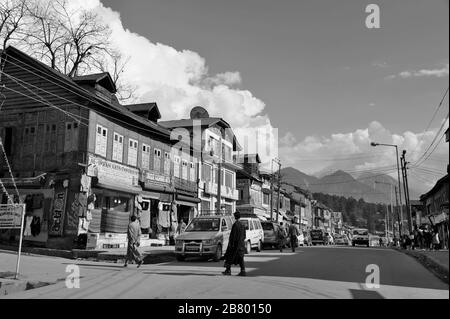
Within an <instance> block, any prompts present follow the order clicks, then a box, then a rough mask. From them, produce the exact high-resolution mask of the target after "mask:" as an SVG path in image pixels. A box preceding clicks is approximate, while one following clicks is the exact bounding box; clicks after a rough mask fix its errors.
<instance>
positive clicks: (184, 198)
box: [177, 194, 201, 204]
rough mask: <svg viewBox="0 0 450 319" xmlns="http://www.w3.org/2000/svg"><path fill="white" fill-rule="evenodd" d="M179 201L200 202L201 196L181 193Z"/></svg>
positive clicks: (178, 197) (178, 196)
mask: <svg viewBox="0 0 450 319" xmlns="http://www.w3.org/2000/svg"><path fill="white" fill-rule="evenodd" d="M178 201H184V202H189V203H193V204H198V203H200V202H201V200H200V198H197V197H191V196H185V195H180V194H177V202H178Z"/></svg>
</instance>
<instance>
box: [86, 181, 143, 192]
mask: <svg viewBox="0 0 450 319" xmlns="http://www.w3.org/2000/svg"><path fill="white" fill-rule="evenodd" d="M94 188H106V189H110V190H114V191H119V192H124V193H128V194H140V193H141V192H142V188H140V187H137V186H134V187H121V186H117V185H110V184H103V183H97V184H96V185H95V186H94Z"/></svg>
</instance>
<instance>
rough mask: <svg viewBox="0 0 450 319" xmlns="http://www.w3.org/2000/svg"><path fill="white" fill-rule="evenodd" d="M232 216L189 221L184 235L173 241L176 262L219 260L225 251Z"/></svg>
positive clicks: (199, 218)
mask: <svg viewBox="0 0 450 319" xmlns="http://www.w3.org/2000/svg"><path fill="white" fill-rule="evenodd" d="M233 222H234V218H233V217H232V216H222V215H209V216H198V217H195V218H193V219H192V220H191V222H190V223H189V225H187V227H186V230H185V231H184V233H182V234H180V235H179V236H178V237H177V238H176V241H175V255H176V258H177V260H178V261H183V260H185V258H186V257H194V256H196V257H198V256H201V257H212V258H213V259H214V261H218V260H220V258H222V256H223V253H224V252H225V251H226V249H227V246H228V241H229V238H230V232H231V227H232V225H233Z"/></svg>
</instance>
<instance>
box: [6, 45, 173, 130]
mask: <svg viewBox="0 0 450 319" xmlns="http://www.w3.org/2000/svg"><path fill="white" fill-rule="evenodd" d="M7 55H8V54H7ZM8 56H9V57H10V58H12V59H14V60H16V61H19V62H20V63H22V62H21V61H20V60H19V59H17V58H15V57H13V56H11V55H8ZM8 63H11V64H13V65H15V66H17V67H18V68H20V69H22V70H24V71H26V72H28V73H30V74H34V75H36V76H38V77H40V78H41V79H44V80H46V81H48V82H49V83H52V84H55V85H57V86H59V87H60V88H63V89H65V90H67V91H69V92H71V93H73V94H75V95H77V96H79V97H81V98H83V99H84V100H86V101H89V102H92V103H95V104H97V105H98V104H102V103H106V102H101V103H100V102H99V101H97V100H94V99H93V98H92V97H90V94H91V93H90V92H88V91H86V90H84V89H83V88H81V87H79V86H76V85H75V84H73V83H65V85H61V84H59V83H56V82H54V81H51V80H50V78H52V79H54V80H56V81H61V79H60V78H57V77H56V76H54V75H51V74H46V76H42V75H40V74H37V73H36V72H33V71H31V70H29V69H26V68H24V67H22V66H20V65H18V64H16V63H14V62H12V61H9V62H8ZM27 66H28V67H29V68H31V69H34V70H36V71H37V72H42V70H39V69H37V68H35V67H34V66H32V65H29V64H27ZM55 72H56V71H55ZM24 82H25V81H24ZM69 87H71V88H73V89H74V90H77V91H80V90H81V91H86V94H87V96H85V95H82V94H80V93H78V92H76V91H74V90H71V89H70V88H69ZM41 90H42V91H44V92H46V93H48V94H52V93H50V92H47V91H45V90H43V89H41ZM55 96H56V97H57V98H59V99H61V100H65V101H68V102H69V103H71V104H73V105H77V106H79V107H82V108H84V109H87V110H92V108H89V107H87V106H85V105H82V104H79V103H77V102H74V101H71V100H68V99H66V98H64V97H61V96H57V95H55ZM120 107H121V108H123V110H122V111H119V110H116V109H113V108H109V110H112V111H114V112H116V113H118V114H121V115H125V116H126V115H127V114H126V112H127V111H128V109H126V107H125V106H123V105H120ZM96 112H98V113H99V114H101V115H103V116H105V117H107V118H109V119H112V120H114V121H117V122H121V123H123V124H125V125H127V126H132V127H135V128H137V129H139V130H146V131H149V132H151V133H153V134H155V135H160V136H163V137H166V138H167V135H166V134H164V133H160V132H157V131H155V130H150V129H147V128H144V127H141V126H136V125H134V124H131V123H129V122H126V121H123V120H120V119H118V118H116V117H114V116H111V115H109V114H106V113H104V112H102V111H100V110H96ZM128 112H130V113H132V112H131V111H128Z"/></svg>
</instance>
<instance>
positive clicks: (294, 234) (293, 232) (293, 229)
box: [288, 218, 300, 253]
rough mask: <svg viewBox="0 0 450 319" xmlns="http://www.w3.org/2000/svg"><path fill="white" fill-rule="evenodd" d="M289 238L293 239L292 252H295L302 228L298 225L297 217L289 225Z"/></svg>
mask: <svg viewBox="0 0 450 319" xmlns="http://www.w3.org/2000/svg"><path fill="white" fill-rule="evenodd" d="M288 233H289V239H290V241H291V248H292V252H293V253H295V248H296V247H297V244H298V236H299V235H300V230H299V229H298V225H297V218H295V219H294V222H293V223H292V224H291V226H289V231H288Z"/></svg>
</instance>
